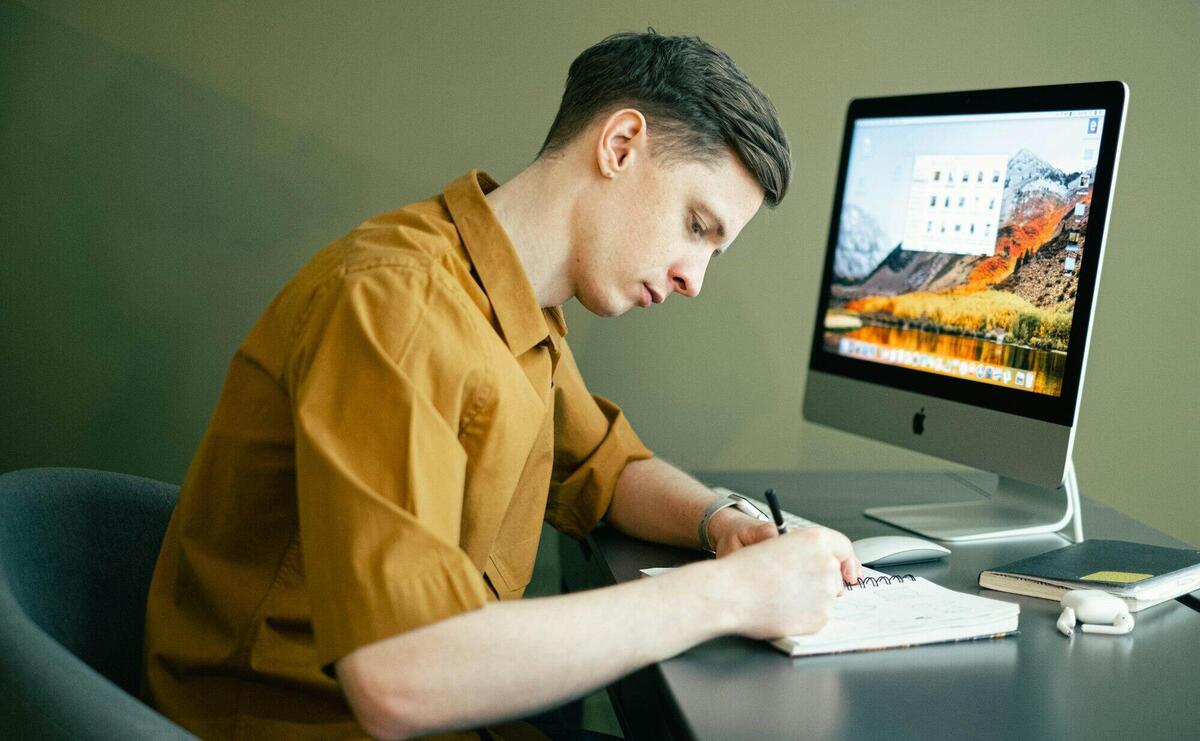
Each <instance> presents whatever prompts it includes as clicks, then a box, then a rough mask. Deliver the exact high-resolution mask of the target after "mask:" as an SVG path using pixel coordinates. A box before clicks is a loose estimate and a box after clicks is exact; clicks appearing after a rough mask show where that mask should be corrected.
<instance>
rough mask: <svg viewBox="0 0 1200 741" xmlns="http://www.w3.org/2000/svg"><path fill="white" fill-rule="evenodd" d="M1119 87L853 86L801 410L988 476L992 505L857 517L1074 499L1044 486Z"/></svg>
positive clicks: (1066, 387)
mask: <svg viewBox="0 0 1200 741" xmlns="http://www.w3.org/2000/svg"><path fill="white" fill-rule="evenodd" d="M1127 93H1128V89H1127V87H1126V86H1125V85H1124V83H1121V82H1096V83H1079V84H1070V85H1054V86H1042V87H1029V88H1007V89H999V90H975V91H964V92H958V93H934V94H923V95H906V96H894V97H888V98H859V99H855V100H852V101H851V103H850V106H849V108H848V110H847V114H846V124H845V128H844V130H843V141H842V150H841V156H840V159H839V165H838V173H837V181H836V186H835V190H834V199H833V212H832V218H831V219H830V230H829V239H828V242H827V245H826V251H825V261H824V266H823V271H822V276H821V286H820V290H819V292H818V297H819V303H818V307H817V311H816V314H815V317H814V320H815V321H814V328H813V335H812V345H811V351H810V353H809V372H808V375H807V376H806V380H805V385H806V388H805V395H804V416H805V418H806V419H808V420H810V421H814V422H818V423H821V424H825V425H828V426H831V427H836V428H838V429H842V430H846V431H849V432H853V433H856V434H859V435H863V436H865V437H869V438H873V439H876V440H881V441H884V442H888V443H891V444H894V445H899V446H902V447H906V448H909V449H912V450H916V451H919V452H922V453H928V454H931V455H935V456H938V457H940V458H944V459H946V460H950V461H954V462H957V463H962V464H965V465H968V466H972V467H974V468H977V469H979V470H981V471H984V472H988V473H991V474H995V475H996V476H998V477H999V484H998V487H997V489H996V491H995V493H994V494H993V495H992V497H991V505H990V506H989V507H988V508H980V507H976V506H974V504H971V503H967V504H968V505H969V506H966V505H963V506H960V505H958V504H955V505H953V506H951V505H946V508H941V506H940V505H939V508H937V509H929V508H928V506H926V505H923V507H925V508H924V509H920V510H919V511H914V512H910V511H908V510H909V509H910V508H905V507H898V508H880V510H879V511H874V512H873V511H868V513H867V514H868V515H870V516H872V517H877V519H884V520H885V521H887V522H891V523H893V524H898V525H900V526H901V527H906V528H908V529H912V530H916V531H917V532H924V533H931V534H935V536H936V537H944V538H947V539H951V538H967V539H973V538H981V537H993V536H995V535H996V534H998V533H999V534H1017V533H1028V532H1048V531H1050V530H1052V529H1053V528H1056V527H1060V526H1061V523H1063V522H1066V521H1067V519H1070V518H1071V517H1073V516H1074V515H1073V513H1075V512H1077V508H1075V509H1073V504H1071V502H1072V501H1073V498H1075V496H1076V495H1077V491H1072V492H1071V493H1070V496H1069V497H1067V498H1066V499H1065V500H1064V499H1063V497H1062V496H1061V495H1055V496H1050V497H1048V496H1046V494H1047V493H1048V492H1050V493H1052V492H1054V491H1055V490H1056V489H1058V488H1059V487H1061V486H1063V485H1064V482H1067V481H1069V480H1073V467H1072V464H1071V448H1072V445H1073V442H1074V430H1075V421H1076V419H1077V413H1078V408H1079V406H1078V402H1079V399H1080V395H1081V393H1082V388H1083V377H1084V369H1085V367H1086V358H1087V353H1088V346H1089V339H1090V336H1091V330H1092V319H1093V316H1094V307H1095V303H1094V301H1095V296H1096V291H1097V287H1098V285H1099V277H1100V269H1101V266H1102V264H1103V260H1102V256H1103V252H1104V247H1105V245H1104V241H1105V234H1106V232H1105V230H1106V227H1107V221H1108V213H1109V210H1110V204H1111V195H1112V188H1113V183H1114V182H1115V178H1116V167H1117V161H1118V155H1119V151H1120V139H1121V132H1122V130H1123V120H1124V112H1125V108H1126V101H1127ZM976 494H978V492H976ZM1060 504H1061V506H1060ZM883 510H889V511H887V512H883ZM893 510H905V511H903V512H901V511H893ZM1064 518H1066V519H1064ZM1076 522H1078V520H1077V519H1076ZM1047 528H1049V529H1047Z"/></svg>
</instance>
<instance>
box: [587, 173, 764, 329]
mask: <svg viewBox="0 0 1200 741" xmlns="http://www.w3.org/2000/svg"><path fill="white" fill-rule="evenodd" d="M596 195H597V197H596V198H594V199H589V205H588V206H586V209H587V213H584V214H580V217H581V218H580V219H579V220H578V223H579V224H580V226H581V232H580V233H577V234H576V238H575V239H574V240H573V241H574V243H575V246H576V249H575V250H574V254H573V255H572V260H573V264H572V266H571V269H572V272H573V275H574V278H575V284H576V297H577V298H578V299H579V302H580V303H581V304H583V305H584V307H585V308H587V309H588V310H589V311H591V312H592V313H595V314H599V315H601V316H617V315H619V314H623V313H625V312H626V311H628V310H629V309H631V308H633V307H634V306H642V307H648V306H651V305H653V304H656V303H662V302H663V301H665V300H666V299H667V298H668V297H669V296H670V295H671V294H672V293H681V294H683V295H685V296H696V295H697V294H699V293H700V288H701V286H702V285H703V283H704V274H705V271H707V270H708V264H709V261H710V260H711V259H712V258H713V257H714V256H715V255H717V254H719V253H720V252H723V251H724V250H725V249H726V248H727V247H728V246H729V244H730V243H731V242H733V240H734V238H736V237H737V235H738V234H739V233H740V232H741V230H742V228H743V227H744V226H745V225H746V223H747V222H749V221H750V219H751V217H753V216H754V214H755V213H756V212H757V211H758V208H759V206H760V205H761V204H762V201H763V190H762V188H761V186H759V184H758V181H756V180H755V179H754V176H753V175H751V174H750V171H749V170H747V169H746V167H745V165H743V164H742V162H741V160H739V159H738V158H737V157H736V156H735V155H734V154H733V153H732V152H726V154H725V156H723V157H722V158H720V159H718V160H716V161H715V162H708V163H704V162H697V161H682V162H671V163H669V164H659V160H657V159H656V158H654V157H642V158H640V159H639V160H638V161H637V162H636V163H635V164H634V165H633V166H632V167H629V168H627V169H625V170H623V171H621V172H620V173H619V174H618V175H617V176H616V177H614V178H612V179H611V180H605V181H600V182H599V183H598V185H597V187H596Z"/></svg>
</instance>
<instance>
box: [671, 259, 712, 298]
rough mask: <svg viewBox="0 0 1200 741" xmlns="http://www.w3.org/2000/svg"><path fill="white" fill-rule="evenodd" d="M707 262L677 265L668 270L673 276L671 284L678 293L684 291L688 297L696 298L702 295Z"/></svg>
mask: <svg viewBox="0 0 1200 741" xmlns="http://www.w3.org/2000/svg"><path fill="white" fill-rule="evenodd" d="M706 267H707V265H706V264H704V263H700V264H698V265H682V264H680V265H676V266H675V267H672V268H671V270H670V271H669V272H668V275H669V276H670V277H671V284H672V286H673V287H674V288H675V291H676V292H677V293H682V294H683V295H684V296H687V297H688V298H695V297H696V296H699V295H700V287H701V286H702V285H703V284H704V269H705V268H706Z"/></svg>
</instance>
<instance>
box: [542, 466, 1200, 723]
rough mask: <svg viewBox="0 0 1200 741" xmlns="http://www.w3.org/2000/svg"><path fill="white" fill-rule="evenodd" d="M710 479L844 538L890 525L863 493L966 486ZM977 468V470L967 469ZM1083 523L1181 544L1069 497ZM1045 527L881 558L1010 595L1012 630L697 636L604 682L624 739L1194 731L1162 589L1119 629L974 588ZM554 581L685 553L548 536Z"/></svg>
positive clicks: (1184, 648)
mask: <svg viewBox="0 0 1200 741" xmlns="http://www.w3.org/2000/svg"><path fill="white" fill-rule="evenodd" d="M700 478H701V480H703V481H705V482H706V483H709V484H711V485H721V486H727V487H729V488H731V489H734V490H736V491H741V492H743V493H746V494H750V495H754V496H759V495H761V493H762V491H763V490H764V489H765V488H767V487H773V488H774V489H775V491H776V492H777V493H778V494H779V496H780V501H781V503H782V504H783V506H784V508H785V509H788V510H790V511H792V512H795V513H796V514H798V515H801V516H802V517H807V518H809V519H811V520H813V521H816V522H819V523H821V524H823V525H827V526H829V527H832V528H835V529H837V530H840V531H842V532H843V533H845V534H846V535H847V536H848V537H849V538H850V539H851V540H856V539H858V538H864V537H868V536H872V535H885V534H895V533H899V532H902V531H899V530H897V529H896V528H893V527H891V526H889V525H885V524H883V523H880V522H876V521H874V520H870V519H868V518H866V517H865V516H863V515H862V510H863V509H864V508H865V507H870V506H879V505H887V504H916V503H920V502H937V501H955V500H962V499H968V498H969V497H968V496H964V490H963V489H962V488H960V485H956V484H953V483H952V482H951V480H950V479H949V478H948V477H945V476H940V475H930V474H914V473H898V474H878V473H877V474H827V473H826V474H821V473H798V472H786V473H768V472H712V473H707V474H704V473H702V474H700ZM979 481H980V482H983V481H985V479H984V478H980V479H979ZM1083 528H1084V535H1085V536H1086V537H1089V538H1117V539H1122V540H1134V541H1140V542H1147V543H1155V544H1159V545H1168V546H1177V547H1186V545H1185V544H1183V543H1180V542H1178V541H1176V540H1173V539H1172V538H1169V537H1167V536H1165V535H1163V534H1162V533H1159V532H1157V531H1155V530H1153V529H1151V528H1149V527H1147V526H1145V525H1142V524H1140V523H1138V522H1136V521H1134V520H1132V519H1130V518H1129V517H1126V516H1124V515H1122V514H1120V513H1118V512H1116V511H1115V510H1112V509H1111V508H1108V507H1105V506H1104V505H1101V504H1098V503H1096V502H1093V501H1091V500H1088V499H1087V498H1086V497H1085V498H1084V505H1083ZM1066 544H1067V541H1065V540H1063V539H1061V538H1059V537H1057V536H1053V535H1045V536H1029V537H1024V538H1019V539H1012V540H1001V541H984V542H980V543H969V544H948V545H949V547H950V548H951V549H952V550H953V554H952V555H951V556H949V557H948V558H947V559H946V560H945V561H943V562H933V563H924V564H910V565H907V566H896V567H886V568H883V569H880V570H882V571H888V572H891V573H912V574H916V575H918V576H923V577H925V578H927V579H930V580H932V581H935V582H937V583H938V584H941V585H943V586H946V587H949V588H951V589H957V590H959V591H963V592H968V593H971V594H984V595H985V596H988V597H991V598H994V599H1000V600H1006V601H1013V602H1017V603H1019V604H1020V605H1021V618H1020V631H1021V632H1020V635H1019V636H1016V637H1012V638H1005V639H999V640H991V641H978V642H971V643H958V644H946V645H931V646H920V647H914V648H908V649H895V650H889V651H877V652H870V653H855V654H841V655H835V656H816V657H806V658H797V659H791V658H789V657H787V656H785V655H784V654H782V653H779V652H778V651H776V650H775V649H773V648H771V647H770V646H769V645H767V644H766V643H763V642H759V641H752V640H748V639H743V638H736V637H729V638H721V639H718V640H714V641H710V642H708V643H705V644H702V645H700V646H697V647H695V648H693V649H692V650H690V651H687V652H685V653H683V654H681V655H680V656H677V657H675V658H673V659H670V660H668V661H664V662H662V663H660V664H657V665H654V666H651V667H648V668H647V669H645V670H642V671H641V672H638V673H636V674H635V675H632V676H631V677H630V678H628V680H626V681H625V682H623V683H621V684H620V685H618V686H615V687H613V688H610V693H611V694H612V695H613V697H614V700H615V703H616V704H617V705H618V708H617V710H618V714H619V715H620V716H621V717H622V723H623V724H624V725H625V726H626V731H627V733H629V735H631V736H634V737H638V738H640V737H656V738H657V737H662V736H663V735H666V734H669V735H671V736H675V737H680V738H688V737H692V738H698V739H747V738H885V737H886V738H889V739H899V738H912V739H923V740H925V741H928V740H930V739H943V738H944V739H951V738H954V739H961V738H1055V739H1063V738H1196V737H1200V701H1198V700H1197V697H1196V690H1197V689H1198V688H1200V679H1198V678H1197V669H1198V668H1200V614H1198V613H1197V611H1195V610H1193V609H1192V608H1191V605H1198V604H1200V603H1198V602H1196V601H1195V599H1194V597H1188V598H1185V601H1186V602H1176V601H1172V602H1168V603H1166V604H1163V605H1159V606H1157V607H1153V608H1150V609H1148V610H1144V611H1142V612H1139V613H1137V614H1136V615H1135V618H1136V620H1137V626H1136V628H1135V629H1134V631H1133V633H1132V634H1129V635H1126V636H1101V635H1081V634H1079V633H1077V634H1076V637H1075V638H1074V639H1070V640H1068V639H1067V638H1065V637H1064V636H1062V635H1061V634H1060V633H1058V631H1057V630H1055V627H1054V623H1055V620H1056V619H1057V617H1058V613H1059V609H1058V604H1057V603H1056V602H1051V601H1049V600H1039V599H1033V598H1026V597H1018V596H1016V595H1009V594H1003V593H1000V592H993V591H990V590H982V589H980V588H979V586H978V584H977V580H978V576H979V572H980V571H982V570H984V569H986V568H989V567H993V566H998V565H1001V564H1004V563H1007V562H1009V561H1012V560H1014V559H1017V558H1022V557H1025V556H1031V555H1034V554H1037V553H1042V552H1044V551H1048V550H1050V549H1052V548H1057V547H1061V546H1063V545H1066ZM562 555H563V561H564V563H563V573H564V579H565V581H566V583H567V585H568V587H569V588H572V589H574V588H586V587H594V586H601V585H604V584H611V583H613V582H622V581H627V580H630V579H636V578H638V570H639V569H641V568H646V567H651V566H675V565H680V564H682V563H686V562H688V561H691V560H695V558H696V557H697V554H695V553H693V552H690V551H684V550H679V549H674V548H669V547H666V546H658V545H654V544H651V543H646V542H643V541H639V540H635V539H632V538H628V537H626V536H624V535H622V534H620V533H618V532H616V531H614V530H612V529H611V528H601V529H599V530H597V531H596V532H595V533H594V534H593V535H592V537H591V538H590V539H589V541H588V543H587V544H585V545H584V546H582V547H581V546H580V545H579V544H577V543H574V541H567V542H564V544H563V547H562Z"/></svg>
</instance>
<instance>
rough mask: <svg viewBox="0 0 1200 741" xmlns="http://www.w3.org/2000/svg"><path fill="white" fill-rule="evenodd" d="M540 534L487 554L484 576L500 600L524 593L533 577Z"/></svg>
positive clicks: (513, 597)
mask: <svg viewBox="0 0 1200 741" xmlns="http://www.w3.org/2000/svg"><path fill="white" fill-rule="evenodd" d="M541 537H542V534H541V531H540V529H539V532H538V534H537V535H534V536H533V537H532V538H527V539H525V540H523V541H520V542H519V543H515V544H513V545H510V546H506V547H504V548H500V549H497V550H495V551H493V552H492V554H491V555H490V556H488V563H487V567H486V568H485V569H484V570H483V573H484V576H486V577H487V579H488V581H489V582H491V584H492V588H493V589H495V590H496V596H497V597H499V598H500V599H502V600H508V599H520V597H521V595H523V594H524V593H525V587H527V586H529V581H530V580H531V579H532V578H533V566H534V563H535V562H536V561H537V549H538V541H539V540H541Z"/></svg>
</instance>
